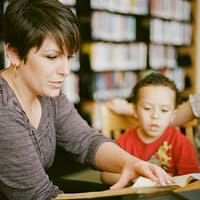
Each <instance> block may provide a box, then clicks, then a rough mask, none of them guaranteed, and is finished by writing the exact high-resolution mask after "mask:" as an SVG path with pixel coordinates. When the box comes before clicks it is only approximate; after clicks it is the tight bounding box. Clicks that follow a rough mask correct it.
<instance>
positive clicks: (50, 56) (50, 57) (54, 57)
mask: <svg viewBox="0 0 200 200" xmlns="http://www.w3.org/2000/svg"><path fill="white" fill-rule="evenodd" d="M46 57H47V58H48V59H50V60H54V59H56V58H57V57H58V56H55V55H47V56H46Z"/></svg>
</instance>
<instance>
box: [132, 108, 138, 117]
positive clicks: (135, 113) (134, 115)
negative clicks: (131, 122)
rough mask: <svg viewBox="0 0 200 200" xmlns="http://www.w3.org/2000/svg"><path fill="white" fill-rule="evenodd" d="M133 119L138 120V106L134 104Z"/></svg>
mask: <svg viewBox="0 0 200 200" xmlns="http://www.w3.org/2000/svg"><path fill="white" fill-rule="evenodd" d="M133 117H134V118H135V119H138V114H137V108H136V105H135V104H133Z"/></svg>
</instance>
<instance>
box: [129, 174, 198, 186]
mask: <svg viewBox="0 0 200 200" xmlns="http://www.w3.org/2000/svg"><path fill="white" fill-rule="evenodd" d="M173 178H174V181H175V183H173V184H169V185H178V186H180V187H184V186H186V185H187V184H189V183H190V182H191V181H192V180H200V173H192V174H186V175H180V176H174V177H173ZM153 186H159V184H158V183H156V182H155V181H152V180H151V179H149V178H145V177H142V176H141V177H139V178H138V179H137V180H136V182H135V183H134V184H133V185H132V187H134V188H135V187H136V188H138V187H153Z"/></svg>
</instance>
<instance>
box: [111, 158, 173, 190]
mask: <svg viewBox="0 0 200 200" xmlns="http://www.w3.org/2000/svg"><path fill="white" fill-rule="evenodd" d="M138 176H144V177H147V178H149V179H151V180H153V181H155V182H157V183H159V184H160V185H163V186H164V185H167V184H170V183H173V182H174V181H173V178H172V177H171V176H170V175H168V174H167V173H166V172H165V171H164V170H163V169H162V168H161V167H159V166H158V165H155V164H152V163H149V162H146V161H142V160H139V159H138V161H137V162H135V161H134V163H133V162H129V161H128V162H127V163H126V164H125V166H124V168H123V170H122V173H121V176H120V179H119V180H118V182H117V183H115V184H114V185H112V186H111V187H110V189H119V188H123V187H125V186H127V185H129V184H131V183H132V182H133V181H134V180H135V179H136V178H137V177H138Z"/></svg>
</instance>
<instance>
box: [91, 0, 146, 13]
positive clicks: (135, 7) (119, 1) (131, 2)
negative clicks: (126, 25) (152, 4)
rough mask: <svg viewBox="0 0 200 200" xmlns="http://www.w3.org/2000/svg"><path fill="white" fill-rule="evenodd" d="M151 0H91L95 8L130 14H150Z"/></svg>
mask: <svg viewBox="0 0 200 200" xmlns="http://www.w3.org/2000/svg"><path fill="white" fill-rule="evenodd" d="M148 5H149V0H90V6H91V8H93V9H100V10H108V11H112V12H120V13H127V14H128V13H130V14H140V15H147V14H148V10H149V9H148Z"/></svg>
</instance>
